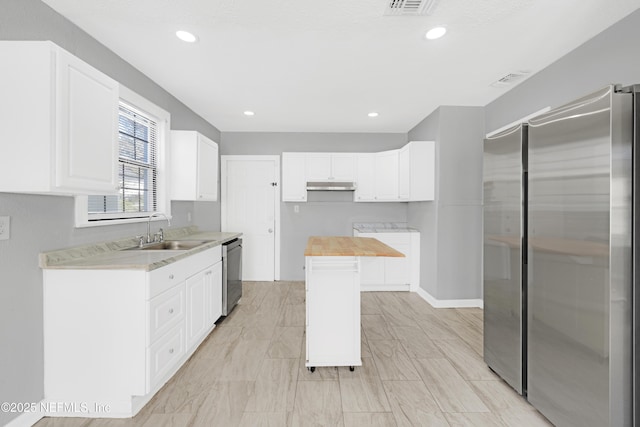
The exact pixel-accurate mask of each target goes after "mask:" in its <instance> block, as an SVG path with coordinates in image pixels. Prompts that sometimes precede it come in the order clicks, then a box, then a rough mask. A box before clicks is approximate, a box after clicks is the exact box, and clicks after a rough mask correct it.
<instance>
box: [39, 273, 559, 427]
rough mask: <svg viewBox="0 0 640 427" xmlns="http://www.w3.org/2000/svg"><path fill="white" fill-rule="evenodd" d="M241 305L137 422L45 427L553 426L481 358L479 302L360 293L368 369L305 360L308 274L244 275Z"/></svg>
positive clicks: (67, 422)
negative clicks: (459, 304)
mask: <svg viewBox="0 0 640 427" xmlns="http://www.w3.org/2000/svg"><path fill="white" fill-rule="evenodd" d="M243 292H244V295H243V298H242V300H241V303H240V304H239V305H238V306H237V307H236V309H235V310H234V311H233V312H232V313H231V315H229V317H228V318H226V319H224V320H223V321H219V323H218V326H217V327H216V328H215V329H214V330H213V332H212V333H211V335H210V336H209V337H208V338H207V339H206V340H205V342H204V343H203V344H202V345H201V346H200V348H199V349H198V350H197V352H196V353H195V354H194V355H193V357H192V358H191V359H190V360H189V361H188V362H187V363H186V364H185V365H184V366H183V367H182V369H181V370H180V371H179V372H178V373H177V374H176V375H175V376H174V377H173V378H172V379H171V380H170V381H169V382H168V383H167V384H166V385H165V386H164V387H163V388H162V390H160V392H158V394H157V395H156V396H155V397H154V398H153V399H152V400H151V402H149V404H147V406H145V407H144V408H143V409H142V411H141V412H140V413H139V414H138V415H137V416H136V417H135V418H132V419H125V420H110V419H95V420H91V419H82V418H77V419H61V418H45V419H43V420H41V421H40V422H39V423H37V424H36V426H37V427H52V426H56V427H57V426H64V427H192V426H224V427H231V426H251V427H255V426H271V427H281V426H344V427H351V426H367V427H369V426H385V427H386V426H492V427H493V426H513V427H536V426H550V425H551V424H549V423H548V422H547V421H546V420H545V418H544V417H542V416H541V415H540V414H539V413H538V412H537V411H536V410H535V409H534V408H533V407H532V406H531V405H529V404H528V403H527V402H526V401H525V400H524V399H522V398H521V397H520V396H518V395H517V394H516V393H515V392H514V391H512V390H511V388H510V387H509V386H507V385H506V384H505V383H504V382H503V381H501V380H500V379H499V378H498V377H497V376H496V375H495V374H493V373H492V372H491V371H490V370H489V369H488V368H487V366H486V365H485V364H484V362H483V360H482V310H480V309H474V308H468V309H434V308H433V307H431V306H430V305H429V304H428V303H426V302H425V301H424V300H422V299H421V298H420V297H419V296H417V295H416V294H413V293H408V292H364V293H362V294H361V295H362V330H363V333H362V363H363V365H362V367H358V368H356V369H355V371H354V372H350V371H349V368H347V367H340V368H317V369H316V371H315V372H314V373H311V372H309V371H308V370H307V369H306V368H305V366H304V361H305V343H304V320H305V306H304V303H305V291H304V283H303V282H275V283H273V282H247V283H245V284H244V288H243Z"/></svg>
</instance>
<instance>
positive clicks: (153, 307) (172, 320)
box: [147, 284, 185, 345]
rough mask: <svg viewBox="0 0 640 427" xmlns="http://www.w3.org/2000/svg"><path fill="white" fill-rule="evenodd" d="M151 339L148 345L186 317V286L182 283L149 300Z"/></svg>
mask: <svg viewBox="0 0 640 427" xmlns="http://www.w3.org/2000/svg"><path fill="white" fill-rule="evenodd" d="M148 304H149V340H148V341H147V345H150V344H151V343H153V342H155V341H156V340H157V339H158V338H159V337H160V336H162V335H163V334H164V333H166V332H167V331H169V329H171V328H172V327H173V326H175V325H176V324H178V323H179V322H181V321H182V320H183V319H184V316H185V314H184V313H185V286H184V284H181V285H179V286H176V287H174V288H171V289H169V290H168V291H166V292H164V293H162V294H160V295H158V296H157V297H155V298H153V299H152V300H151V301H149V303H148Z"/></svg>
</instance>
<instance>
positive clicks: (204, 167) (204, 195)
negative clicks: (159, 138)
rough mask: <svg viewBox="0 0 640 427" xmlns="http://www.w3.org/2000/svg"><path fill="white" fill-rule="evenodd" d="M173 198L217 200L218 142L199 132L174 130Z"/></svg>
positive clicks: (172, 150)
mask: <svg viewBox="0 0 640 427" xmlns="http://www.w3.org/2000/svg"><path fill="white" fill-rule="evenodd" d="M171 198H172V199H173V200H193V201H196V200H197V201H216V200H218V144H216V143H215V142H213V141H212V140H210V139H209V138H207V137H206V136H204V135H202V134H200V133H198V132H196V131H186V130H178V131H175V130H174V131H171Z"/></svg>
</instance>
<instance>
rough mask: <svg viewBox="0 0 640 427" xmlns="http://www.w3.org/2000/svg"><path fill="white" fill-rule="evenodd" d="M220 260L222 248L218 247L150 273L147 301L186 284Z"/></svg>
mask: <svg viewBox="0 0 640 427" xmlns="http://www.w3.org/2000/svg"><path fill="white" fill-rule="evenodd" d="M220 259H222V247H221V246H216V247H213V248H211V249H207V250H206V251H203V252H198V253H196V254H193V255H191V256H189V257H187V258H184V259H181V260H179V261H176V262H173V263H171V264H169V265H166V266H164V267H162V268H158V269H156V270H152V271H150V272H149V273H148V277H147V280H148V282H147V283H148V285H149V286H148V294H147V299H151V298H153V297H155V296H156V295H160V294H161V293H162V292H164V291H166V290H168V289H170V288H172V287H174V286H175V285H177V284H178V283H180V282H184V281H185V280H186V279H187V277H189V276H191V275H193V273H194V272H197V271H202V270H204V269H205V268H207V267H208V266H210V265H212V264H215V263H216V262H218V261H220Z"/></svg>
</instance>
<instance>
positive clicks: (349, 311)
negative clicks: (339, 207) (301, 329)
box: [305, 256, 362, 370]
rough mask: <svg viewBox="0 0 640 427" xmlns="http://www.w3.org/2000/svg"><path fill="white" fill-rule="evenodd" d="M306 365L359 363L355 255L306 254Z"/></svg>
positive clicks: (358, 317)
mask: <svg viewBox="0 0 640 427" xmlns="http://www.w3.org/2000/svg"><path fill="white" fill-rule="evenodd" d="M305 262H306V266H305V271H306V309H307V314H306V337H307V338H306V344H307V359H306V363H305V365H306V366H307V367H308V368H310V369H312V370H313V369H315V368H316V367H317V366H361V365H362V359H361V358H360V356H361V354H360V351H361V349H360V272H359V259H358V257H342V256H340V257H325V256H316V257H306V260H305Z"/></svg>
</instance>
